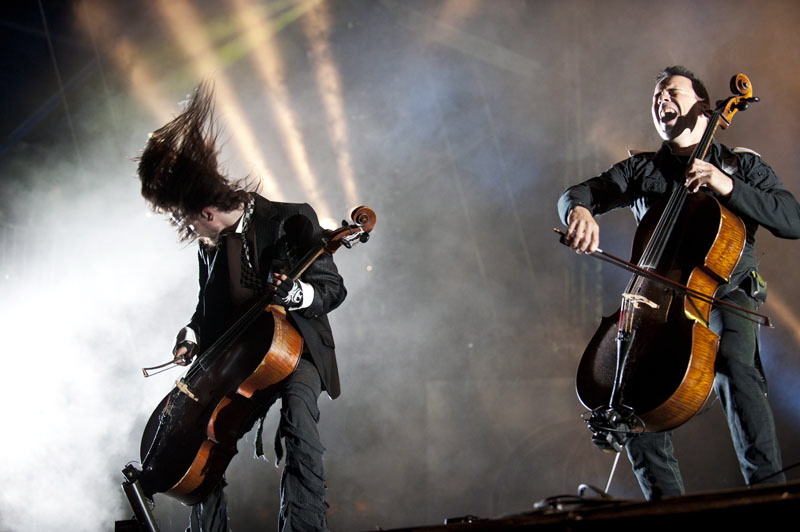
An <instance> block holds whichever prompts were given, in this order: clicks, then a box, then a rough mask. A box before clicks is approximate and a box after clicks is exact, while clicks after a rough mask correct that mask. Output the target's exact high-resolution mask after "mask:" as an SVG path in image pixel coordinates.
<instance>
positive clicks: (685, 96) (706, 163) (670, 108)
mask: <svg viewBox="0 0 800 532" xmlns="http://www.w3.org/2000/svg"><path fill="white" fill-rule="evenodd" d="M709 108H710V102H709V97H708V92H707V91H706V88H705V86H704V85H703V83H702V82H701V81H700V80H699V79H698V78H697V77H696V76H695V75H694V74H693V73H692V72H690V71H689V70H687V69H686V68H684V67H680V66H675V67H669V68H667V69H665V70H664V71H662V72H661V73H660V74H659V75H658V77H657V79H656V85H655V90H654V92H653V101H652V107H651V111H652V116H653V122H654V124H655V127H656V130H657V131H658V133H659V135H660V136H661V137H662V138H663V140H664V142H663V144H662V145H661V148H660V149H659V150H658V151H657V152H654V153H641V154H637V155H633V156H632V157H630V158H629V159H626V160H624V161H621V162H619V163H617V164H615V165H614V166H612V167H611V168H610V169H608V170H607V171H605V172H603V173H602V174H600V175H599V176H597V177H594V178H592V179H589V180H588V181H585V182H583V183H580V184H578V185H575V186H573V187H570V188H568V189H567V190H566V191H565V192H564V193H563V194H562V196H561V198H560V200H559V203H558V210H559V215H560V217H561V220H562V221H563V222H564V223H565V224H566V225H567V226H568V228H567V237H566V238H567V241H568V243H569V244H570V245H571V247H572V248H573V249H575V250H576V251H578V252H580V253H591V252H594V251H596V250H597V249H598V246H599V242H600V228H599V226H598V224H597V222H596V220H595V216H596V215H599V214H603V213H605V212H608V211H610V210H612V209H616V208H620V207H630V208H631V209H632V210H633V213H634V216H635V218H636V221H637V223H638V222H639V221H640V220H641V219H642V217H643V216H644V214H645V212H646V211H647V209H648V208H649V207H651V206H652V205H653V204H654V203H655V202H657V201H659V200H660V199H661V198H663V197H664V196H666V195H668V194H669V193H670V190H671V187H672V185H673V184H675V186H684V187H686V188H687V189H688V191H689V192H690V193H696V192H698V191H701V190H702V191H705V192H708V193H710V194H712V195H713V196H715V197H716V198H717V199H718V200H719V201H720V202H721V203H722V204H723V205H724V206H726V207H727V208H728V209H730V210H731V211H732V212H734V213H735V214H737V215H738V216H739V217H740V218H741V219H742V221H743V222H744V224H745V226H746V231H747V237H746V244H745V248H744V252H743V254H742V257H741V260H740V261H739V263H738V265H737V267H736V269H735V271H734V272H733V275H732V279H731V281H730V283H729V284H727V285H723V286H722V287H720V289H719V290H718V291H717V294H716V296H717V297H718V298H722V299H723V300H726V301H728V302H730V303H733V304H735V305H738V306H740V307H744V308H746V309H750V310H756V309H757V308H758V300H757V298H760V297H761V295H762V294H761V291H762V290H763V286H761V284H760V283H759V282H758V281H759V280H760V277H759V276H758V273H757V262H756V256H755V250H754V244H755V233H756V229H757V228H758V226H763V227H765V228H766V229H767V230H769V231H770V232H771V233H773V234H774V235H776V236H778V237H781V238H792V239H796V238H800V205H798V203H797V201H796V200H795V198H794V196H793V195H792V194H791V193H790V192H788V191H787V190H785V189H784V188H783V186H782V185H781V182H780V181H779V180H778V178H777V177H776V176H775V174H774V172H773V171H772V169H771V168H770V167H769V166H768V165H767V164H766V163H765V162H764V161H763V160H762V159H761V157H760V156H759V155H757V154H756V153H754V152H752V151H750V150H744V149H731V148H728V147H726V146H723V145H722V144H720V143H718V142H717V141H713V143H712V145H711V147H710V149H709V152H708V155H707V157H706V158H705V160H698V159H694V160H693V161H691V163H690V164H689V165H688V169H687V162H688V159H689V157H690V156H691V155H692V153H693V150H694V148H695V146H696V145H697V144H698V143H699V142H700V140H701V138H702V136H703V133H704V132H705V130H706V127H708V125H709V118H708V116H707V113H706V111H708V110H709ZM711 328H712V330H714V331H715V332H716V333H718V334H720V335H721V338H720V343H719V350H718V354H717V360H716V366H715V372H716V374H715V380H714V389H715V391H716V394H717V396H718V398H719V401H720V404H721V405H722V408H723V410H724V412H725V415H726V417H727V420H728V425H729V426H730V431H731V436H732V438H733V444H734V448H735V450H736V454H737V456H738V459H739V465H740V468H741V471H742V474H743V476H744V480H745V482H746V483H747V485H749V486H750V485H755V484H759V483H762V482H784V481H785V477H784V475H783V473H781V468H782V465H781V453H780V447H779V445H778V439H777V436H776V433H775V424H774V420H773V416H772V411H771V408H770V406H769V403H768V401H767V397H766V381H765V378H764V375H763V372H762V368H761V364H760V361H759V355H758V325H757V324H755V323H754V322H752V321H749V320H748V319H746V318H744V317H742V316H741V315H737V314H733V313H730V312H721V311H719V310H717V309H714V310H713V311H712V313H711ZM626 448H627V453H628V457H629V458H630V461H631V464H632V466H633V470H634V472H635V474H636V477H637V479H638V481H639V484H640V486H641V488H642V491H643V493H644V495H645V496H646V497H647V498H648V499H653V498H656V497H658V496H660V495H662V494H663V495H677V494H682V493H684V486H683V480H682V478H681V474H680V471H679V469H678V461H677V460H676V459H675V457H674V455H673V447H672V440H671V433H670V432H645V433H644V434H642V435H640V436H637V437H633V438H631V439H629V440H628V442H627V445H626Z"/></svg>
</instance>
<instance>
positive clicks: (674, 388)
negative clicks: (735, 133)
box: [576, 74, 757, 451]
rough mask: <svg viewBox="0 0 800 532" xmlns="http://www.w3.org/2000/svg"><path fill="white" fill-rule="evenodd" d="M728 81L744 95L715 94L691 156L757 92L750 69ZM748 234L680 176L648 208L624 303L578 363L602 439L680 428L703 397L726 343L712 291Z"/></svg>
mask: <svg viewBox="0 0 800 532" xmlns="http://www.w3.org/2000/svg"><path fill="white" fill-rule="evenodd" d="M731 90H732V92H734V93H735V94H738V96H734V97H731V98H728V99H727V100H725V101H722V102H718V106H717V109H716V110H715V111H714V113H713V114H712V115H711V117H710V120H709V125H708V127H707V128H706V130H705V132H704V135H703V138H702V140H701V141H700V142H699V143H698V145H697V146H696V148H695V150H694V153H693V154H692V157H691V158H690V159H689V164H691V161H692V160H693V159H704V158H705V157H706V155H707V153H708V150H709V148H710V147H711V144H712V141H713V137H714V134H715V132H716V130H717V128H718V127H722V128H726V127H727V126H728V125H730V119H731V118H732V116H733V114H734V113H735V112H736V111H738V110H743V109H746V108H747V106H748V105H749V103H750V102H752V101H757V99H756V98H753V97H752V87H751V86H750V81H749V80H748V79H747V77H746V76H744V74H739V75H737V76H735V77H734V78H733V79H732V80H731ZM745 239H746V230H745V226H744V223H743V222H742V221H741V219H739V218H738V217H737V216H736V215H735V214H733V213H732V212H730V211H729V210H728V209H727V208H725V207H724V206H723V205H721V204H720V203H719V202H718V201H717V200H716V199H715V198H714V197H713V196H711V195H710V194H707V193H705V192H698V193H695V194H689V193H688V191H687V190H686V188H685V187H683V186H682V183H681V182H675V183H673V189H672V191H671V192H670V194H669V195H668V197H667V198H665V199H664V200H663V201H662V202H661V203H658V204H656V205H654V206H653V207H651V208H650V209H649V210H648V211H647V213H646V214H645V215H644V216H643V218H642V220H641V221H640V223H639V226H638V228H637V231H636V236H635V238H634V242H633V246H632V247H633V249H632V259H631V263H629V264H630V265H631V266H633V267H634V269H635V271H636V272H641V274H640V273H637V274H635V275H634V276H633V278H632V279H631V281H630V282H629V284H628V286H627V287H626V289H625V291H624V292H623V294H622V302H621V305H620V309H619V311H618V312H617V313H615V314H613V315H611V316H607V317H605V318H603V320H602V322H601V324H600V327H599V328H598V330H597V331H596V333H595V334H594V336H593V338H592V339H591V341H590V342H589V345H588V346H587V348H586V350H585V352H584V354H583V357H582V358H581V362H580V364H579V367H578V372H577V378H576V391H577V394H578V397H579V399H580V401H581V402H582V403H583V404H584V406H586V407H587V408H588V409H589V411H590V414H591V415H590V416H587V417H585V418H584V420H585V421H586V422H587V424H588V425H589V428H590V430H592V431H593V433H594V435H593V440H594V441H595V443H596V444H597V445H598V446H600V447H601V448H606V449H609V450H611V449H613V450H616V451H619V450H620V448H621V445H622V444H623V443H624V442H625V441H626V440H627V437H628V436H630V435H631V434H635V433H639V432H643V431H652V432H659V431H665V430H669V429H672V428H675V427H677V426H679V425H681V424H683V423H685V422H686V421H688V420H689V419H691V418H692V417H693V416H694V415H695V414H696V413H697V412H698V411H699V410H700V408H701V407H702V406H703V404H704V403H705V401H706V399H707V398H708V396H709V393H710V392H711V389H712V385H713V381H714V363H715V359H716V353H717V347H718V344H719V337H718V335H717V334H716V333H714V332H713V331H712V330H711V328H710V316H711V310H712V302H715V301H716V300H715V298H714V294H715V292H716V291H717V289H718V288H719V286H720V285H722V284H724V283H727V282H728V281H729V280H730V276H731V274H732V273H733V271H734V269H735V268H736V265H737V264H738V261H739V259H740V257H741V254H742V251H743V249H744V245H745ZM665 281H666V282H665ZM676 287H680V288H681V289H676Z"/></svg>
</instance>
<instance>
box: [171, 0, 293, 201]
mask: <svg viewBox="0 0 800 532" xmlns="http://www.w3.org/2000/svg"><path fill="white" fill-rule="evenodd" d="M157 5H158V7H159V10H160V12H161V14H162V16H163V18H164V21H165V23H166V24H167V26H168V27H169V29H170V31H171V32H172V34H173V35H174V36H175V39H176V41H177V43H178V44H179V45H180V46H181V48H182V49H183V51H184V53H185V54H186V56H187V57H188V58H189V59H190V61H191V64H192V68H193V70H194V71H195V73H196V75H197V77H198V78H199V79H203V78H206V77H209V76H212V75H213V79H214V86H215V92H216V99H217V102H218V107H219V109H220V111H221V112H220V114H221V115H222V116H224V117H225V121H226V122H227V123H228V124H229V130H230V131H231V134H232V136H231V138H232V139H233V143H234V145H235V146H236V147H237V149H238V150H239V152H240V154H241V156H242V157H243V158H244V160H245V161H247V162H249V163H250V164H252V165H253V168H254V169H255V173H256V177H257V178H258V179H259V180H260V182H261V188H262V189H264V190H266V193H267V194H268V195H269V196H270V197H272V198H275V199H277V200H282V199H283V197H282V195H281V193H280V188H279V187H278V185H277V183H276V181H275V179H274V177H273V174H272V172H271V171H270V170H269V168H268V167H267V163H266V161H265V160H264V157H263V156H262V154H261V150H260V149H259V147H258V142H257V140H256V136H255V134H254V133H253V130H252V129H251V127H250V124H249V122H248V120H247V119H246V118H245V115H244V112H243V111H242V108H241V107H240V106H239V104H238V103H237V99H236V93H235V91H234V89H233V87H232V85H231V83H230V81H229V79H228V77H227V76H225V75H223V74H221V73H222V71H223V70H224V67H225V66H226V65H224V64H223V63H221V62H220V61H219V60H218V58H217V53H216V50H215V49H214V48H213V47H212V46H211V42H210V40H209V38H208V36H207V34H206V32H205V31H204V26H203V24H202V23H201V21H200V19H199V18H198V16H197V13H196V11H195V10H194V8H193V7H192V6H191V4H190V3H189V2H187V1H186V0H173V1H171V2H157Z"/></svg>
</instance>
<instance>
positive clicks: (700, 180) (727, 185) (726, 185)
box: [684, 159, 733, 197]
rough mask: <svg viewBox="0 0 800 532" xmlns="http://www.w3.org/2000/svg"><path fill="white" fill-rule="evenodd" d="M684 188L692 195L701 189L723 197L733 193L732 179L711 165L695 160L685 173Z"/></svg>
mask: <svg viewBox="0 0 800 532" xmlns="http://www.w3.org/2000/svg"><path fill="white" fill-rule="evenodd" d="M684 186H685V187H686V188H687V189H688V191H689V193H691V194H694V193H695V192H697V191H698V190H700V189H701V188H707V189H709V190H713V191H714V192H716V193H717V194H720V195H721V196H723V197H727V196H730V194H731V192H732V191H733V179H731V178H730V177H728V176H727V175H725V174H724V173H723V172H722V170H720V169H719V168H717V167H716V166H714V165H713V164H711V163H707V162H705V161H701V160H700V159H695V160H694V161H692V164H691V166H689V169H688V170H687V171H686V182H685V183H684Z"/></svg>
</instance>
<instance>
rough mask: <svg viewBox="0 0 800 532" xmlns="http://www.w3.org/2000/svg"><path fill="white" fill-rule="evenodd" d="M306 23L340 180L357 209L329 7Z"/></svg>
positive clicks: (319, 9) (315, 11) (308, 17)
mask: <svg viewBox="0 0 800 532" xmlns="http://www.w3.org/2000/svg"><path fill="white" fill-rule="evenodd" d="M303 20H304V22H305V24H304V25H303V27H304V28H305V32H306V37H307V38H308V41H309V43H310V45H311V52H312V53H311V59H312V61H313V63H314V75H315V77H316V79H317V86H318V88H319V93H320V98H321V99H322V104H323V106H324V108H325V114H326V116H327V123H328V134H329V136H330V137H331V141H332V143H333V148H334V151H335V153H336V165H337V168H338V170H339V178H340V179H341V182H342V187H343V189H344V194H345V198H346V199H347V201H348V202H349V204H350V205H351V206H353V207H355V206H356V205H357V204H358V203H359V201H358V190H357V183H356V179H355V175H354V172H353V163H352V160H351V154H350V141H349V135H348V131H347V121H346V120H345V113H344V103H343V101H344V98H343V96H342V84H341V80H340V78H339V71H338V69H337V68H336V62H335V61H334V59H333V54H332V52H331V49H330V46H329V41H330V32H331V21H330V11H329V8H328V5H327V4H324V3H323V4H320V5H319V6H318V7H317V8H316V9H313V10H311V11H310V12H309V13H308V14H307V15H306V16H305V17H304V19H303Z"/></svg>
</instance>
